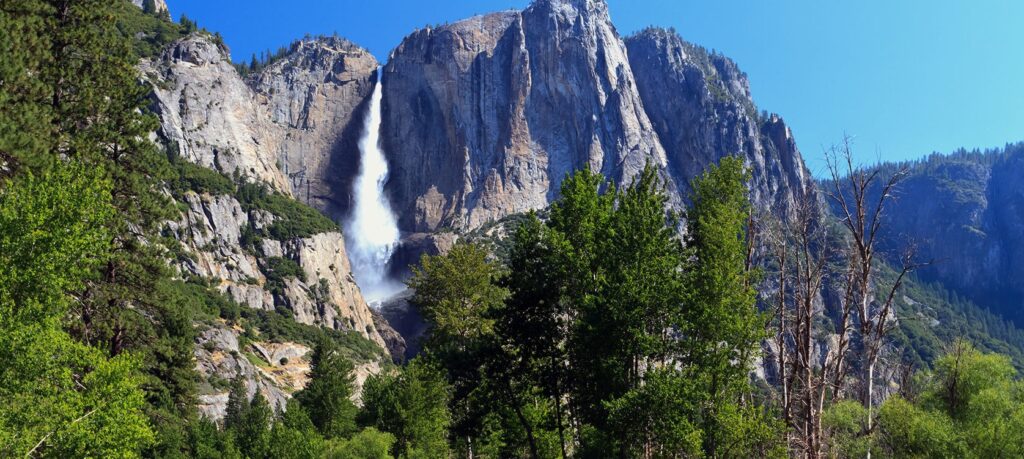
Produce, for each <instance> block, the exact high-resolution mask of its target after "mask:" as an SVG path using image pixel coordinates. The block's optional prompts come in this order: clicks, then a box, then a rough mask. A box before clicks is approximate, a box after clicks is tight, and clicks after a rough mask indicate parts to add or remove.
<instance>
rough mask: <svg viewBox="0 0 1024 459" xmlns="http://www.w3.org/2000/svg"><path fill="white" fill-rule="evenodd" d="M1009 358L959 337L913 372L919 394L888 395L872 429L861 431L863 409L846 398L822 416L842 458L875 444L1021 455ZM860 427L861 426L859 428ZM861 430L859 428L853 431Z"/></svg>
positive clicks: (953, 453) (901, 449) (905, 452)
mask: <svg viewBox="0 0 1024 459" xmlns="http://www.w3.org/2000/svg"><path fill="white" fill-rule="evenodd" d="M1015 375H1016V371H1015V370H1014V369H1013V366H1012V365H1011V364H1010V360H1009V358H1007V357H1006V356H1001V355H997V354H984V353H981V352H979V351H977V350H975V349H974V347H973V346H971V345H969V344H967V343H966V342H964V341H958V342H956V343H954V344H953V345H952V347H951V348H950V351H949V352H948V353H947V354H946V355H944V356H943V357H941V358H940V359H939V360H938V361H937V362H935V370H934V371H932V372H924V373H921V374H919V375H918V382H917V385H918V386H920V387H921V391H920V393H910V394H908V395H909V398H905V397H903V396H894V397H891V398H889V400H887V401H886V402H885V403H884V404H883V405H882V407H881V409H880V410H879V416H878V426H877V432H876V433H872V434H871V435H865V434H864V429H863V413H859V412H856V411H855V410H852V409H850V407H849V406H847V405H845V404H840V405H837V406H836V407H834V408H832V409H831V410H830V412H829V413H835V414H829V415H828V416H826V419H827V420H829V422H830V424H831V426H832V428H833V430H835V431H837V432H838V433H839V434H838V440H839V441H838V442H837V444H838V448H837V449H838V450H839V451H840V452H842V453H845V454H844V456H845V457H852V455H853V454H856V453H860V452H861V451H863V450H864V445H867V444H870V443H869V442H873V443H874V444H875V448H876V449H877V451H879V452H880V454H881V455H884V456H887V457H951V458H952V457H957V458H960V457H967V458H970V457H978V458H982V457H1019V456H1020V455H1021V454H1024V387H1022V384H1021V382H1020V381H1014V379H1013V378H1014V377H1015ZM858 427H860V428H858ZM857 432H859V433H857Z"/></svg>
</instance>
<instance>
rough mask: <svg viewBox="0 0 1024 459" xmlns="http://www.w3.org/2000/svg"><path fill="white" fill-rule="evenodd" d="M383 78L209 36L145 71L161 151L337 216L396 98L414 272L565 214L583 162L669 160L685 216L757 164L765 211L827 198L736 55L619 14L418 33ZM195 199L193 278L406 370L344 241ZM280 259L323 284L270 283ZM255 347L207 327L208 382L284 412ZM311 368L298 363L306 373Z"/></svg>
mask: <svg viewBox="0 0 1024 459" xmlns="http://www.w3.org/2000/svg"><path fill="white" fill-rule="evenodd" d="M377 69H378V62H377V60H376V59H375V58H374V57H373V56H372V55H370V54H369V53H368V52H367V51H365V50H363V49H362V48H359V47H358V46H356V45H354V44H352V43H350V42H348V41H346V40H343V39H341V38H337V37H319V38H306V39H303V40H300V41H297V42H295V43H293V44H292V45H291V47H290V48H289V49H288V51H287V52H286V53H284V54H283V55H282V56H279V57H278V58H276V59H275V60H274V61H272V62H269V63H267V65H266V66H264V67H263V68H261V69H260V70H258V71H257V72H254V73H253V74H250V75H247V76H244V77H243V76H242V75H241V74H240V73H239V72H238V70H237V69H236V68H235V66H234V65H232V63H231V62H230V56H229V54H228V51H227V49H226V48H225V47H223V45H221V44H219V43H218V42H217V40H215V39H214V38H213V37H211V36H209V35H206V34H204V33H202V32H199V33H196V34H192V35H191V36H189V37H186V38H184V39H182V40H179V41H177V42H174V43H172V44H171V45H170V46H168V47H167V48H166V49H165V50H164V51H163V53H161V54H160V55H158V56H157V57H156V58H154V59H151V60H149V61H146V62H144V63H143V64H142V65H141V70H142V74H143V76H144V77H145V79H147V80H148V81H150V82H151V83H152V85H153V87H154V96H153V104H152V106H153V110H154V111H155V112H156V113H157V114H158V115H159V117H160V121H161V128H160V130H159V132H158V133H157V140H158V141H159V142H160V143H162V144H164V145H165V146H167V148H169V149H171V150H172V152H174V153H176V154H177V155H178V156H179V157H180V158H182V159H183V160H185V161H188V162H189V163H192V164H196V165H200V166H203V167H205V168H209V169H211V170H213V171H216V172H218V173H220V174H223V175H224V176H227V177H232V179H233V180H235V181H239V182H254V183H263V184H266V185H267V186H268V187H269V189H270V190H272V192H275V193H279V194H281V195H283V196H286V197H290V198H294V199H296V200H299V201H301V202H303V203H306V204H308V205H310V206H312V207H314V208H316V209H318V210H320V211H321V212H323V213H325V214H327V215H329V216H331V217H333V218H334V219H335V220H336V221H337V220H340V219H341V218H342V217H344V216H345V215H346V214H347V212H348V210H349V206H350V203H351V196H350V195H351V184H352V181H353V179H354V177H355V175H356V174H357V172H358V170H359V164H358V161H359V159H358V158H359V155H358V147H357V143H358V139H359V136H360V134H361V132H360V131H361V127H362V124H363V119H364V118H365V116H366V113H365V112H366V106H367V103H368V98H369V97H370V94H371V92H372V89H373V87H374V85H375V84H383V102H382V126H381V139H382V145H383V148H384V152H385V154H386V155H387V159H388V161H389V163H390V165H391V176H390V179H389V181H388V183H387V186H386V190H385V191H386V192H387V194H388V195H389V197H390V199H391V202H392V206H393V208H394V209H395V211H396V213H397V216H398V218H399V225H400V228H401V229H402V232H403V235H404V236H405V244H406V246H407V248H406V250H405V251H404V252H403V253H402V254H400V255H399V258H398V262H396V263H395V264H397V265H400V264H402V263H404V262H405V261H410V260H413V258H412V256H414V255H415V253H419V252H423V251H430V252H437V251H443V250H444V248H445V247H447V246H450V244H451V243H452V241H453V240H454V238H456V237H457V233H451V232H446V231H447V230H449V229H455V230H456V231H457V232H466V231H472V230H474V229H478V228H480V227H482V226H484V225H486V224H488V223H489V222H493V221H498V220H501V219H502V218H504V217H507V216H509V215H513V214H516V213H520V212H524V211H528V210H534V209H542V208H544V207H546V206H547V205H548V204H549V203H550V202H551V201H552V200H553V199H555V198H556V197H557V192H558V187H559V184H560V182H561V180H562V179H563V178H564V177H565V176H566V174H569V173H571V172H572V171H574V170H577V169H580V168H583V167H589V168H591V169H592V170H596V171H600V172H602V173H604V174H605V175H606V176H608V177H609V178H611V179H612V180H615V181H616V182H619V183H625V182H628V181H629V180H630V179H631V178H632V177H633V176H634V175H636V174H637V173H638V172H639V171H640V170H641V169H642V168H643V167H644V166H645V165H647V164H650V165H652V166H654V167H656V168H657V169H658V170H659V171H660V173H661V175H662V176H663V177H664V178H665V180H666V183H667V186H668V188H669V190H670V193H671V195H672V202H673V204H674V205H677V206H681V205H683V204H684V202H685V195H686V189H687V186H688V183H689V181H690V180H691V179H692V178H693V177H695V176H696V175H697V174H699V173H700V172H701V171H703V170H704V169H705V168H706V167H707V166H709V165H711V164H713V163H715V162H717V161H718V160H719V159H720V158H722V157H723V156H725V155H732V154H738V155H742V156H743V157H744V158H745V159H746V160H747V162H748V163H749V164H750V165H751V167H752V169H753V173H754V181H753V183H752V193H753V196H754V199H755V203H756V204H757V205H758V206H759V207H761V208H763V209H765V210H778V209H782V210H784V209H785V208H786V207H787V206H788V204H789V203H792V202H793V201H794V200H795V199H798V198H799V197H802V196H804V195H807V194H813V193H814V186H813V182H812V181H811V179H810V177H809V174H808V173H807V171H806V169H805V168H804V165H803V161H802V159H801V157H800V153H799V151H798V150H797V149H796V146H795V143H794V141H793V138H792V135H791V133H790V132H789V129H788V128H787V127H786V126H785V124H784V123H783V122H782V120H781V119H780V118H779V117H778V116H775V115H771V116H769V115H764V114H760V113H758V111H757V110H756V109H755V107H754V104H753V101H752V99H751V96H750V90H749V87H748V84H747V81H746V76H745V75H744V74H743V73H742V72H741V71H740V70H739V69H738V68H737V66H736V65H735V64H734V63H733V62H732V61H730V60H728V59H726V58H724V57H722V56H719V55H717V54H712V53H708V52H707V51H706V50H704V49H702V48H699V47H697V46H694V45H691V44H689V43H687V42H685V41H683V40H682V39H681V38H680V37H679V36H678V35H676V34H675V33H674V32H671V31H665V30H658V29H650V30H645V31H643V32H640V33H639V34H637V35H635V36H632V37H628V38H626V39H623V38H622V37H621V36H620V35H619V33H618V31H617V30H616V29H615V27H614V25H613V24H612V21H611V17H610V15H609V11H608V7H607V5H606V4H605V2H604V1H601V0H538V1H536V2H534V3H533V4H532V5H530V6H529V7H528V8H526V9H525V10H522V11H506V12H499V13H493V14H488V15H483V16H477V17H473V18H470V19H466V20H463V21H459V22H457V23H454V24H450V25H445V26H440V27H436V28H425V29H422V30H418V31H416V32H414V33H412V34H411V35H409V36H408V37H406V38H405V39H404V40H403V41H402V42H401V43H400V44H399V45H398V46H397V47H396V48H395V50H394V51H393V52H392V54H391V56H390V59H389V60H388V62H387V64H386V65H385V66H384V67H383V69H382V71H381V72H380V74H381V76H382V78H381V79H380V82H378V81H377V80H378V77H377V75H378V70H377ZM180 205H181V206H182V207H183V208H184V209H187V210H186V211H185V214H184V215H185V217H184V218H183V221H181V222H176V223H175V225H173V228H174V236H175V237H176V238H178V239H179V240H181V241H183V242H184V243H185V244H184V245H185V247H186V248H187V251H188V253H189V256H187V257H184V259H183V260H182V261H181V262H180V269H181V272H182V273H184V274H186V275H192V276H199V277H202V278H205V279H209V280H211V282H212V283H213V284H214V285H215V287H216V288H217V289H218V290H220V291H222V292H224V293H225V294H227V295H229V296H230V297H231V298H233V299H234V300H235V301H237V302H239V303H241V304H243V305H245V306H248V307H249V308H253V309H256V310H264V311H274V310H285V311H288V314H289V315H290V316H291V317H292V318H293V320H295V321H297V322H299V323H302V324H307V325H314V326H320V327H326V328H330V329H335V330H347V331H354V332H357V333H359V334H361V335H362V336H364V337H365V338H366V339H368V340H370V341H371V342H373V343H375V344H376V345H377V346H380V347H386V348H387V349H389V350H390V351H391V353H392V355H394V356H395V357H396V358H400V357H401V356H402V355H403V354H404V352H405V349H406V347H407V343H405V342H404V341H403V339H402V336H400V335H399V334H398V333H395V331H394V330H393V329H391V328H390V326H389V325H388V323H387V320H385V319H384V318H383V317H382V316H381V315H378V314H377V313H376V312H374V311H371V310H370V308H369V307H367V305H366V302H365V301H364V300H363V298H362V295H361V294H360V292H359V289H358V286H357V285H356V284H355V282H354V281H353V277H352V273H351V268H350V265H349V262H348V259H347V258H348V257H347V255H346V252H345V244H344V237H343V236H342V235H341V234H340V233H339V232H325V233H321V234H313V235H309V236H308V237H301V238H293V239H285V240H277V239H273V238H264V239H262V240H261V241H260V242H259V244H257V245H253V244H248V245H247V243H246V242H245V241H244V240H245V239H246V234H247V231H252V230H260V229H261V228H263V229H265V228H267V227H269V225H273V224H274V221H275V218H279V217H277V216H275V215H273V214H271V213H268V212H264V211H261V210H259V209H252V208H247V207H246V206H245V205H244V203H242V202H240V199H239V197H238V196H232V195H230V194H219V195H218V194H216V193H202V192H194V193H188V194H186V195H185V196H183V197H182V198H181V201H180ZM274 259H285V260H290V261H291V262H293V263H295V264H296V265H298V266H299V267H300V268H301V271H302V272H303V273H304V274H305V275H304V276H302V277H303V278H302V279H300V278H299V277H291V278H288V279H285V280H284V281H283V285H275V286H273V287H271V286H268V282H269V281H270V279H268V275H267V271H268V268H267V267H268V265H269V264H270V263H271V262H272V260H274ZM398 268H399V269H400V268H401V266H399V267H398ZM395 309H396V308H395V307H390V306H389V307H387V308H384V310H383V311H382V312H383V313H385V314H388V313H389V312H393V311H394V310H395ZM397 309H399V310H401V309H402V307H401V306H398V307H397ZM390 319H393V320H395V319H402V317H398V316H395V315H391V316H390ZM396 323H399V322H396ZM399 328H401V329H403V330H405V329H406V328H408V329H410V330H413V331H415V330H416V329H417V327H416V324H405V323H404V322H403V323H401V325H400V326H399ZM419 331H420V332H421V331H422V330H419ZM407 334H415V333H407ZM229 335H231V336H229ZM238 335H239V331H238V330H231V329H230V327H224V326H221V327H214V328H212V329H210V330H209V331H208V332H206V333H204V334H203V335H202V339H201V341H200V343H198V346H197V357H198V358H199V361H200V368H201V369H202V371H203V372H204V374H208V375H214V376H215V378H221V379H225V378H230V377H233V374H238V373H241V374H246V375H252V376H251V377H248V376H247V378H248V381H249V387H250V390H251V391H254V390H256V388H260V390H262V391H263V392H264V393H266V394H267V395H268V397H269V398H271V399H272V400H275V401H277V402H280V401H281V400H283V399H284V397H285V396H286V395H285V394H287V392H288V389H287V388H288V387H289V384H292V383H293V382H294V381H295V380H296V378H300V376H296V375H299V374H301V373H302V372H301V370H299V371H298V373H296V375H293V376H289V377H288V378H289V379H288V381H292V382H282V381H279V380H275V379H273V378H270V376H272V375H273V374H275V373H274V371H271V370H274V368H275V365H277V363H275V360H274V358H271V357H268V358H266V359H258V360H261V361H264V362H265V363H266V364H267V365H269V366H268V367H266V368H263V370H262V371H256V369H255V368H249V367H250V366H252V365H247V364H251V361H252V360H253V359H245V358H237V355H239V353H240V352H241V353H243V354H245V353H250V354H253V355H256V356H257V357H258V355H262V354H266V352H263V353H261V352H258V349H259V348H257V347H255V345H254V344H249V345H248V347H247V346H246V345H245V344H242V345H241V347H239V345H238V344H237V343H236V341H238ZM232 337H234V341H232ZM208 343H209V344H208ZM278 344H287V345H288V346H290V347H289V349H292V350H294V349H298V347H295V346H299V344H297V343H291V344H288V343H278ZM260 345H261V346H263V348H266V346H267V344H266V343H263V344H260ZM408 345H409V346H410V347H411V348H412V349H415V343H408ZM296 352H297V351H296ZM293 357H296V358H297V359H298V360H296V358H293V359H291V361H292V364H291V365H292V366H294V365H295V362H296V361H301V356H293ZM225 362H227V363H225ZM231 362H234V363H231ZM373 363H374V362H368V364H373ZM277 371H278V372H281V371H284V370H283V369H281V368H278V369H277ZM368 371H369V370H368ZM232 372H234V373H232ZM267 378H270V379H267ZM261 381H263V382H261ZM207 397H208V400H207V401H208V402H209V407H208V408H206V410H207V411H208V412H210V413H218V412H219V410H220V409H221V408H222V407H221V404H222V400H221V399H222V398H223V393H220V392H216V391H214V393H211V394H209V395H208V396H207Z"/></svg>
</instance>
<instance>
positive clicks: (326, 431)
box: [295, 337, 356, 439]
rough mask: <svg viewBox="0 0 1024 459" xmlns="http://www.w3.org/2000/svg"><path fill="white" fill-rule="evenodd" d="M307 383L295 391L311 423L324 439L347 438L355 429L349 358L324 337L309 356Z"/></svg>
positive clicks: (351, 368) (352, 381)
mask: <svg viewBox="0 0 1024 459" xmlns="http://www.w3.org/2000/svg"><path fill="white" fill-rule="evenodd" d="M310 367H311V368H310V373H309V384H307V385H306V388H305V389H303V390H302V391H301V392H299V393H298V394H296V395H295V398H296V399H298V400H299V403H301V404H302V407H303V408H305V409H306V411H307V412H308V413H309V418H310V419H311V420H312V421H313V424H314V425H315V426H316V428H317V429H318V430H319V431H320V433H321V434H323V436H324V437H325V438H327V439H331V438H347V437H349V436H350V435H352V434H353V433H355V432H356V423H355V417H356V406H355V404H354V403H352V400H351V395H352V391H353V390H354V384H355V376H353V374H352V371H353V366H352V362H350V361H349V360H348V359H346V358H345V357H344V356H343V355H341V353H339V352H338V349H337V345H336V344H334V342H333V341H331V340H330V339H328V338H326V337H324V338H322V339H321V340H320V341H319V342H318V343H317V345H316V348H315V349H314V350H313V356H312V358H311V359H310Z"/></svg>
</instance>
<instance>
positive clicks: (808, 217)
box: [790, 198, 832, 458]
mask: <svg viewBox="0 0 1024 459" xmlns="http://www.w3.org/2000/svg"><path fill="white" fill-rule="evenodd" d="M820 211H821V209H820V208H819V206H818V202H817V201H815V200H811V199H810V198H805V199H804V200H803V201H801V202H800V203H799V205H798V206H797V207H796V214H795V216H794V219H793V220H792V221H791V222H790V234H791V237H792V240H793V242H792V246H793V250H794V256H793V257H792V258H793V261H792V266H793V273H794V274H793V281H794V282H793V302H794V310H795V324H794V325H795V328H794V331H795V337H794V342H795V343H796V346H795V347H796V352H795V355H794V357H795V359H794V364H795V368H794V375H795V376H796V377H797V378H798V379H799V381H798V384H799V387H800V395H801V397H800V398H801V403H800V404H801V411H802V413H801V417H802V423H803V429H802V430H803V436H804V447H805V450H804V452H805V456H806V457H809V458H817V457H819V456H820V455H821V448H822V434H821V433H822V431H821V412H822V410H823V405H824V400H825V392H826V390H825V389H826V386H827V382H828V381H829V376H828V372H829V368H830V366H829V365H828V360H830V359H831V358H832V356H831V355H830V354H829V355H826V357H825V363H824V364H823V365H820V366H819V365H818V362H817V361H815V355H814V354H815V353H814V350H815V344H816V339H815V335H816V331H817V327H816V326H815V322H816V321H815V319H816V318H817V317H818V309H817V304H818V301H817V300H818V298H820V295H821V289H822V285H823V283H824V279H825V276H826V273H827V270H828V259H829V256H828V250H829V245H828V241H827V233H826V231H825V228H824V227H823V226H822V224H821V212H820Z"/></svg>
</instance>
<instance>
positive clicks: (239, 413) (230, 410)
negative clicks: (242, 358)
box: [224, 374, 249, 430]
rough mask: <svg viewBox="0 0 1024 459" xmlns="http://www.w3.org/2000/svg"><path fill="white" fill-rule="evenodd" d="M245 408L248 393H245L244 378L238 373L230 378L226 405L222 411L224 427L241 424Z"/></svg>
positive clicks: (247, 401) (247, 404) (234, 426)
mask: <svg viewBox="0 0 1024 459" xmlns="http://www.w3.org/2000/svg"><path fill="white" fill-rule="evenodd" d="M247 409H249V395H248V393H246V389H245V379H244V378H243V377H242V375H241V374H238V375H236V376H235V377H234V379H232V380H231V390H230V391H229V392H228V405H227V408H226V409H225V411H224V429H227V430H231V429H237V428H238V427H239V426H240V425H242V421H243V420H244V419H245V411H246V410H247Z"/></svg>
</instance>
